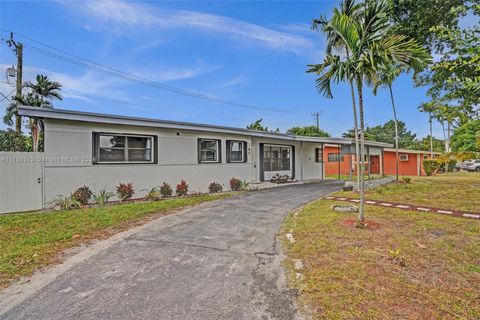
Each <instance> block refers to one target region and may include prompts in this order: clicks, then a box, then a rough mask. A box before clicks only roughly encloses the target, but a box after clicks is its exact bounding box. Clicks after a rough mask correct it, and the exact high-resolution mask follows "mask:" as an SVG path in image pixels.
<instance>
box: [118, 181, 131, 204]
mask: <svg viewBox="0 0 480 320" xmlns="http://www.w3.org/2000/svg"><path fill="white" fill-rule="evenodd" d="M134 194H135V190H134V189H133V183H131V182H129V183H119V184H118V186H117V195H118V197H119V198H120V200H122V201H126V200H128V199H130V198H131V197H132V196H133V195H134Z"/></svg>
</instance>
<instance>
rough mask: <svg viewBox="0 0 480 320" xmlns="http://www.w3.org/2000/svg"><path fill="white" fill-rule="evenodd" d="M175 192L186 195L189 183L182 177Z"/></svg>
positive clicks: (178, 194)
mask: <svg viewBox="0 0 480 320" xmlns="http://www.w3.org/2000/svg"><path fill="white" fill-rule="evenodd" d="M175 193H176V194H177V196H179V197H181V196H186V195H187V193H188V184H187V182H186V181H185V180H183V179H182V181H180V183H179V184H177V188H176V189H175Z"/></svg>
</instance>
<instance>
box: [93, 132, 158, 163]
mask: <svg viewBox="0 0 480 320" xmlns="http://www.w3.org/2000/svg"><path fill="white" fill-rule="evenodd" d="M94 144H95V148H94V159H95V162H96V163H122V162H125V163H153V161H154V156H153V152H154V148H153V145H154V137H153V136H142V135H128V134H113V133H94Z"/></svg>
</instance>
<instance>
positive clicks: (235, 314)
mask: <svg viewBox="0 0 480 320" xmlns="http://www.w3.org/2000/svg"><path fill="white" fill-rule="evenodd" d="M339 188H340V184H339V183H337V182H328V183H323V184H307V185H295V186H288V187H281V188H275V189H268V190H263V191H257V192H250V193H246V194H244V195H240V196H236V197H232V198H229V199H224V200H220V201H217V202H213V203H207V204H203V205H201V206H198V207H196V208H192V209H187V210H185V211H183V212H182V213H179V214H176V215H171V216H167V217H164V218H161V219H158V220H156V221H154V222H153V223H150V224H149V225H148V227H146V228H143V229H141V230H139V231H138V232H135V233H133V234H131V235H130V236H129V237H127V238H125V239H123V240H122V241H120V242H118V243H116V244H114V245H112V246H110V247H108V248H107V249H105V250H103V251H101V252H99V253H98V254H96V255H94V256H93V257H91V258H90V259H88V260H87V261H85V262H82V263H79V264H77V265H75V266H74V267H73V268H71V269H70V270H69V271H68V272H65V273H63V274H61V275H60V276H58V277H57V278H56V279H55V280H54V281H52V282H51V283H49V284H48V285H46V286H45V287H43V288H42V289H40V290H39V291H38V292H36V293H35V294H33V295H32V296H31V297H29V298H28V299H26V300H25V301H23V302H22V303H20V304H18V305H17V306H16V307H14V308H13V309H11V310H9V311H7V313H5V314H3V315H2V316H0V318H1V319H115V320H117V319H179V320H187V319H196V320H199V319H208V320H212V319H288V320H290V319H295V318H299V317H300V316H299V315H298V314H297V313H296V311H295V308H294V306H293V304H292V301H293V293H292V292H290V291H289V290H288V289H287V287H286V284H285V277H284V275H283V273H282V268H281V258H280V256H279V252H278V243H277V241H276V237H275V235H276V233H277V232H278V229H279V227H280V226H281V224H282V221H283V219H284V218H285V216H286V215H287V214H288V213H289V212H291V211H292V210H294V209H295V208H297V207H299V206H301V205H303V204H305V203H307V202H309V201H311V200H313V199H315V198H317V197H319V196H320V195H324V194H326V193H329V192H332V191H334V190H337V189H339Z"/></svg>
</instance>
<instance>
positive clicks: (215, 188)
mask: <svg viewBox="0 0 480 320" xmlns="http://www.w3.org/2000/svg"><path fill="white" fill-rule="evenodd" d="M222 190H223V188H222V185H221V184H220V183H218V182H212V183H210V185H209V186H208V192H210V193H217V192H222Z"/></svg>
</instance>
